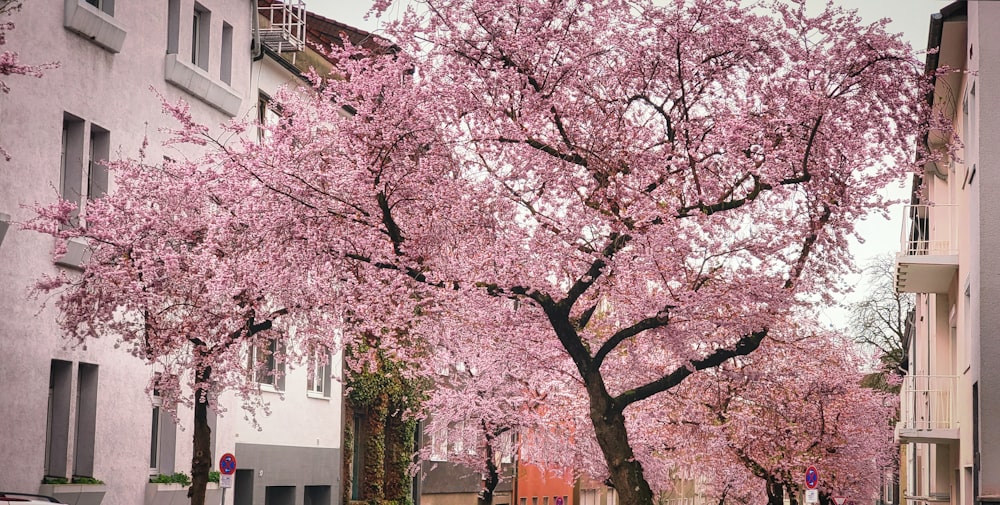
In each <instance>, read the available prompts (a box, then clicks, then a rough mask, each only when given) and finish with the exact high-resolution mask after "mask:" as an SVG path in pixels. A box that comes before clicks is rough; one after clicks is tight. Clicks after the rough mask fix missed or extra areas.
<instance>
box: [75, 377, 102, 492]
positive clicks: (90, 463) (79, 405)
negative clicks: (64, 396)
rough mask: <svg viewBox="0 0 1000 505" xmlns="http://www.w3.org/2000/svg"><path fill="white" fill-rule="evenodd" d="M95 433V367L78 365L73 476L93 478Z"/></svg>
mask: <svg viewBox="0 0 1000 505" xmlns="http://www.w3.org/2000/svg"><path fill="white" fill-rule="evenodd" d="M96 433H97V365H93V364H90V363H80V364H79V367H78V368H77V391H76V434H75V436H74V439H75V442H76V446H75V450H74V451H73V475H82V476H86V477H93V476H94V441H95V435H96Z"/></svg>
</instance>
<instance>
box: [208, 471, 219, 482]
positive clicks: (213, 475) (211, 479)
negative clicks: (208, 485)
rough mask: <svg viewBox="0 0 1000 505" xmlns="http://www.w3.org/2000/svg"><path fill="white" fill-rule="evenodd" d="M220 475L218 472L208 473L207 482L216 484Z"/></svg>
mask: <svg viewBox="0 0 1000 505" xmlns="http://www.w3.org/2000/svg"><path fill="white" fill-rule="evenodd" d="M221 475H222V474H220V473H219V472H208V481H209V482H214V483H216V484H218V483H219V478H220V476H221Z"/></svg>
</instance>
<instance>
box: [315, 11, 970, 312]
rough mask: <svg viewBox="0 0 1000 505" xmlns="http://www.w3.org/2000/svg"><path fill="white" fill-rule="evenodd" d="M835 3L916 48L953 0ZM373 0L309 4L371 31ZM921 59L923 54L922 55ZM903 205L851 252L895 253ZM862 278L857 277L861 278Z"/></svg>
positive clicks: (896, 189) (895, 192) (876, 222)
mask: <svg viewBox="0 0 1000 505" xmlns="http://www.w3.org/2000/svg"><path fill="white" fill-rule="evenodd" d="M411 1H413V0H401V1H399V0H397V5H395V6H394V7H392V9H391V10H390V11H389V12H388V13H387V17H388V18H389V19H391V18H392V16H393V15H394V13H396V12H400V11H401V10H402V9H403V7H401V6H400V5H406V4H407V3H409V2H411ZM807 1H808V4H809V5H814V6H817V8H818V7H821V6H822V5H823V3H824V2H825V0H807ZM833 1H834V3H835V4H837V5H840V6H843V7H845V8H848V9H857V10H858V12H859V14H860V15H861V17H862V19H864V20H865V21H868V22H873V21H876V20H878V19H881V18H889V19H890V20H891V22H890V24H889V30H890V31H892V32H899V33H902V34H903V37H904V39H906V40H907V41H908V42H909V43H910V45H912V46H913V47H914V48H915V49H916V50H917V51H922V50H924V49H926V48H927V32H928V26H929V22H930V16H931V14H932V13H935V12H938V11H940V10H941V9H942V8H943V7H944V6H946V5H948V4H949V3H951V0H833ZM371 4H372V2H371V0H306V8H307V9H308V10H310V11H312V12H316V13H317V14H320V15H322V16H326V17H328V18H331V19H335V20H337V21H340V22H342V23H346V24H348V25H351V26H356V27H358V28H362V29H365V30H368V31H374V32H377V31H378V26H379V21H378V20H377V19H367V20H366V19H364V18H365V14H366V13H367V11H368V9H369V8H370V7H371ZM920 58H921V60H922V59H923V56H920ZM908 184H909V180H908V179H907V180H906V181H900V182H899V183H897V184H894V185H892V186H891V187H889V188H886V189H885V191H888V192H889V194H890V195H891V196H892V197H893V198H896V199H904V198H906V197H907V195H908V191H909V188H908V187H906V186H908ZM902 213H903V210H902V207H901V206H895V207H894V208H893V209H892V212H891V215H892V219H891V220H889V221H886V220H884V219H882V218H881V217H878V216H873V217H871V218H870V219H868V220H866V221H862V222H861V223H860V224H859V230H860V232H861V234H862V236H863V237H865V243H864V244H854V245H852V248H851V249H852V252H853V253H854V256H855V259H856V261H857V263H858V264H859V265H862V266H863V265H865V264H866V263H868V262H869V261H870V260H871V259H872V258H874V257H876V256H879V255H883V254H886V253H896V252H897V251H898V250H899V237H900V227H901V226H902V222H901V218H902ZM858 281H860V279H858V280H856V281H854V282H858ZM856 289H857V292H855V293H854V294H853V295H852V296H849V297H848V299H847V300H846V301H847V302H850V301H851V299H857V298H860V297H861V296H862V295H863V293H864V286H863V285H860V286H858V287H857V288H856ZM822 318H823V319H824V322H826V323H827V324H829V325H831V326H835V327H843V326H845V325H846V324H847V313H846V311H845V310H843V309H842V308H837V307H831V308H829V309H828V310H826V311H825V312H824V313H823V314H822Z"/></svg>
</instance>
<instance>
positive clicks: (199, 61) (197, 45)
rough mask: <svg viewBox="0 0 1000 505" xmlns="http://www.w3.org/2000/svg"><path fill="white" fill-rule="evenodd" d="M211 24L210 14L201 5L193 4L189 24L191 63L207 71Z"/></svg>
mask: <svg viewBox="0 0 1000 505" xmlns="http://www.w3.org/2000/svg"><path fill="white" fill-rule="evenodd" d="M211 23H212V13H211V12H209V11H208V9H206V8H204V7H202V6H201V4H198V3H196V4H194V15H193V16H192V22H191V63H194V64H195V65H197V66H198V67H201V69H202V70H208V48H209V44H210V41H209V33H210V27H211Z"/></svg>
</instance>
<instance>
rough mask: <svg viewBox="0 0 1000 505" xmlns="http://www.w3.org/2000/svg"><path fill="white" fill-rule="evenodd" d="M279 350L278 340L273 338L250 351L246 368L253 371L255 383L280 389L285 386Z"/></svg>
mask: <svg viewBox="0 0 1000 505" xmlns="http://www.w3.org/2000/svg"><path fill="white" fill-rule="evenodd" d="M279 350H280V346H279V344H278V340H277V339H273V338H270V339H267V342H266V343H264V344H259V345H256V346H254V347H253V349H252V350H251V352H250V363H249V364H248V365H249V366H248V368H249V369H250V370H251V371H253V372H254V373H255V377H256V379H257V383H259V384H261V385H262V386H269V387H270V388H272V389H274V390H278V391H281V390H284V386H285V377H284V369H285V367H284V364H283V363H281V362H280V360H279V358H278V354H280V353H279Z"/></svg>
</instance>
